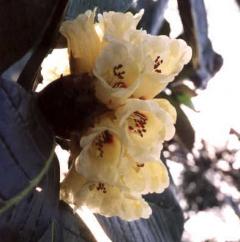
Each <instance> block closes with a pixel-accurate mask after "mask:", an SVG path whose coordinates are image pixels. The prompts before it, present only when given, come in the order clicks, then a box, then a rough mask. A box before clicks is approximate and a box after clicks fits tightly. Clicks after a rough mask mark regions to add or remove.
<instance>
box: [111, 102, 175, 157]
mask: <svg viewBox="0 0 240 242" xmlns="http://www.w3.org/2000/svg"><path fill="white" fill-rule="evenodd" d="M161 105H162V104H161V102H158V101H157V99H156V100H155V99H153V100H139V99H129V100H127V102H126V104H124V105H122V106H121V107H119V108H118V109H116V110H115V115H116V117H117V119H118V122H119V127H120V128H121V130H122V132H121V135H122V139H123V142H124V144H125V145H126V146H127V147H129V153H130V154H131V155H132V156H133V157H136V159H139V160H140V161H144V160H149V159H150V160H151V159H154V158H155V159H156V157H157V158H158V157H159V153H160V149H161V144H162V142H163V141H164V140H169V139H171V138H172V137H173V135H174V132H175V128H174V122H175V120H174V119H173V118H172V114H169V113H168V111H167V108H166V107H164V108H162V107H161ZM165 106H171V104H170V103H168V104H166V103H165ZM169 109H171V112H173V111H172V110H173V109H174V108H173V107H169ZM159 148H160V149H159Z"/></svg>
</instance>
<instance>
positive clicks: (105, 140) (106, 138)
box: [94, 130, 113, 157]
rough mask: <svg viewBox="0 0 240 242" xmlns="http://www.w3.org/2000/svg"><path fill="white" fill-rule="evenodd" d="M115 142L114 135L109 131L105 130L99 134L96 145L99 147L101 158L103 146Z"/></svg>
mask: <svg viewBox="0 0 240 242" xmlns="http://www.w3.org/2000/svg"><path fill="white" fill-rule="evenodd" d="M112 142H113V135H112V134H111V133H110V132H109V131H108V130H105V131H103V132H102V133H101V134H99V135H98V136H97V137H96V139H95V142H94V144H95V145H96V146H97V150H98V152H99V157H103V153H104V151H103V145H104V144H110V143H112Z"/></svg>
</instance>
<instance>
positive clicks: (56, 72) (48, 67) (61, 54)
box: [37, 49, 70, 91]
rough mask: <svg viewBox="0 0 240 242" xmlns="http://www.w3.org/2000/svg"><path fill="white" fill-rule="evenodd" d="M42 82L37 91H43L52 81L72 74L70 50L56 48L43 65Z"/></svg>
mask: <svg viewBox="0 0 240 242" xmlns="http://www.w3.org/2000/svg"><path fill="white" fill-rule="evenodd" d="M41 68H42V70H41V74H42V77H43V81H42V83H40V84H39V85H38V87H37V91H41V90H42V89H43V88H44V87H46V86H47V85H48V84H49V83H51V82H52V81H55V80H56V79H58V78H60V77H61V76H66V75H68V74H70V68H69V62H68V52H67V49H54V50H53V51H52V53H51V54H49V55H48V56H47V57H46V58H45V59H44V60H43V63H42V65H41Z"/></svg>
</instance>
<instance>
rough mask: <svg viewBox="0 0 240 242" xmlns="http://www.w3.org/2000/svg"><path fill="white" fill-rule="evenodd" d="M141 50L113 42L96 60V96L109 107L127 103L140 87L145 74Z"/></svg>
mask: <svg viewBox="0 0 240 242" xmlns="http://www.w3.org/2000/svg"><path fill="white" fill-rule="evenodd" d="M142 63H143V55H142V51H141V48H138V46H133V45H131V44H126V43H123V42H117V41H112V42H111V43H109V45H108V46H106V48H104V49H103V51H102V53H101V55H100V56H99V57H98V58H97V60H96V65H95V68H94V71H93V72H94V75H95V76H96V77H97V80H96V82H95V88H96V96H97V98H98V99H99V100H101V102H103V103H105V104H106V105H107V106H109V107H112V108H113V107H116V106H119V105H120V104H122V103H124V102H126V100H127V98H129V97H130V96H131V95H132V94H133V93H134V91H135V90H136V88H138V86H139V85H140V82H141V75H142V72H143V65H142Z"/></svg>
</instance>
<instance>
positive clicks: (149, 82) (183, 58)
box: [133, 35, 192, 99]
mask: <svg viewBox="0 0 240 242" xmlns="http://www.w3.org/2000/svg"><path fill="white" fill-rule="evenodd" d="M143 52H144V60H145V63H144V64H143V65H144V67H145V71H144V73H143V75H142V82H141V85H139V87H138V88H137V89H136V90H135V92H134V93H133V96H134V97H135V98H142V99H151V98H153V97H155V96H156V95H157V94H158V93H160V92H161V91H162V90H163V89H164V88H165V87H166V86H167V85H168V83H169V82H171V81H173V79H174V77H175V76H176V75H177V74H178V73H179V72H180V71H181V70H182V68H183V66H184V65H185V64H187V63H188V62H189V61H190V59H191V56H192V50H191V48H190V47H189V46H188V45H187V44H186V42H185V41H183V40H181V39H170V38H169V37H167V36H152V35H146V36H145V41H144V42H143Z"/></svg>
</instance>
